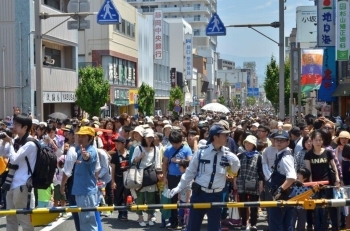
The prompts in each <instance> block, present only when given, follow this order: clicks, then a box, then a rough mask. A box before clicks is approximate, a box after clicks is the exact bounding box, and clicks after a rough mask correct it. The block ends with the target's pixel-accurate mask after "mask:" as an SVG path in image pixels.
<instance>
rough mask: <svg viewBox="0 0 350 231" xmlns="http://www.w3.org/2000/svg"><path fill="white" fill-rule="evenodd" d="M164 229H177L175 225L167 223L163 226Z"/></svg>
mask: <svg viewBox="0 0 350 231" xmlns="http://www.w3.org/2000/svg"><path fill="white" fill-rule="evenodd" d="M165 228H167V229H175V228H177V224H171V223H168V224H167V225H166V226H165Z"/></svg>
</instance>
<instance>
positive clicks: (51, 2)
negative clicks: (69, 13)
mask: <svg viewBox="0 0 350 231" xmlns="http://www.w3.org/2000/svg"><path fill="white" fill-rule="evenodd" d="M44 4H45V5H47V6H49V7H52V8H54V9H56V10H61V8H60V1H59V0H44Z"/></svg>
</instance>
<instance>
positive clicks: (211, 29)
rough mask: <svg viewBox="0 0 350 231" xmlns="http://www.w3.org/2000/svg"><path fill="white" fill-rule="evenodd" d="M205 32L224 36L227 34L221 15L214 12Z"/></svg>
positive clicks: (208, 34)
mask: <svg viewBox="0 0 350 231" xmlns="http://www.w3.org/2000/svg"><path fill="white" fill-rule="evenodd" d="M205 33H206V35H207V36H223V35H226V27H225V25H224V23H223V22H222V21H221V19H220V17H219V15H217V14H216V13H213V16H212V17H211V19H210V21H209V23H208V25H207V28H206V29H205Z"/></svg>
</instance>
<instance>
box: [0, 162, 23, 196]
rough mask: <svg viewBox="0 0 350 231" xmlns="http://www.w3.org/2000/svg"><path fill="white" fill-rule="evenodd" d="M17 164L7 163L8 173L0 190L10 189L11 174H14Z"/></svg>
mask: <svg viewBox="0 0 350 231" xmlns="http://www.w3.org/2000/svg"><path fill="white" fill-rule="evenodd" d="M18 167H19V166H18V165H15V164H9V165H8V169H9V171H8V174H7V177H6V180H5V182H4V184H3V185H2V187H1V190H2V191H3V192H5V191H8V190H10V187H11V184H12V180H13V176H14V175H15V172H16V170H17V169H18Z"/></svg>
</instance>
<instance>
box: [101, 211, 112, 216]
mask: <svg viewBox="0 0 350 231" xmlns="http://www.w3.org/2000/svg"><path fill="white" fill-rule="evenodd" d="M101 215H102V216H105V217H110V216H111V215H112V213H111V212H110V211H107V212H102V213H101Z"/></svg>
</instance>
